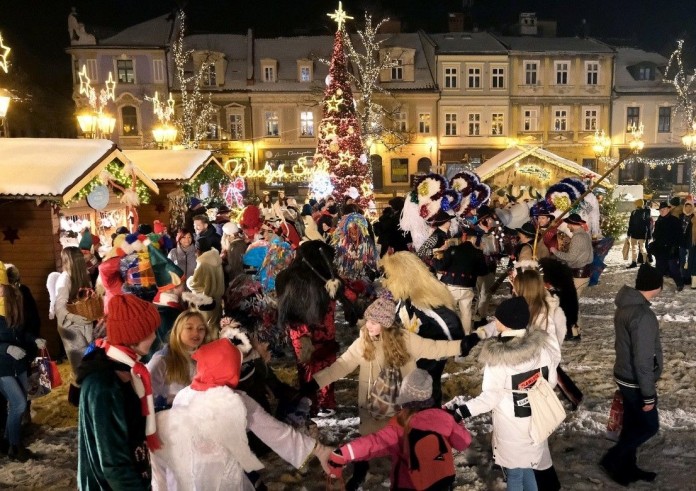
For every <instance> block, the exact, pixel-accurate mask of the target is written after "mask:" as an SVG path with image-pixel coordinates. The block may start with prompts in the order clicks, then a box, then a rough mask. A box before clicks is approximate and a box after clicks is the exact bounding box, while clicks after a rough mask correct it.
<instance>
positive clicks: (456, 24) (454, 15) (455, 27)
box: [447, 12, 464, 32]
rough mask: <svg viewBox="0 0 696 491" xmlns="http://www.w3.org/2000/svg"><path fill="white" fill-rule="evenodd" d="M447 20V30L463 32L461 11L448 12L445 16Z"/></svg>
mask: <svg viewBox="0 0 696 491" xmlns="http://www.w3.org/2000/svg"><path fill="white" fill-rule="evenodd" d="M447 22H448V24H449V32H463V31H464V14H463V13H461V12H450V14H449V15H448V16H447Z"/></svg>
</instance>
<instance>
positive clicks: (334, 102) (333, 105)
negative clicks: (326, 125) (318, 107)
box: [326, 95, 343, 113]
mask: <svg viewBox="0 0 696 491" xmlns="http://www.w3.org/2000/svg"><path fill="white" fill-rule="evenodd" d="M341 104H343V97H336V96H335V95H332V96H331V98H329V99H327V100H326V106H327V110H328V111H329V112H335V113H337V112H338V110H339V109H338V106H340V105H341Z"/></svg>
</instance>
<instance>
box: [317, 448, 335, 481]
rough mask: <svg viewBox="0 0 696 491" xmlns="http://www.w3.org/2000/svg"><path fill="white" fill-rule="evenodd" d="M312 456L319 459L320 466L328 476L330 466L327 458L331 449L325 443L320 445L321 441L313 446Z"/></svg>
mask: <svg viewBox="0 0 696 491" xmlns="http://www.w3.org/2000/svg"><path fill="white" fill-rule="evenodd" d="M312 453H313V454H314V456H315V457H316V458H317V460H319V463H320V464H321V468H322V469H324V472H325V473H326V474H327V475H328V476H330V475H332V474H331V470H332V469H331V466H330V465H329V458H330V456H331V449H330V448H329V447H327V446H326V445H322V444H321V443H317V445H316V446H315V447H314V450H313V451H312Z"/></svg>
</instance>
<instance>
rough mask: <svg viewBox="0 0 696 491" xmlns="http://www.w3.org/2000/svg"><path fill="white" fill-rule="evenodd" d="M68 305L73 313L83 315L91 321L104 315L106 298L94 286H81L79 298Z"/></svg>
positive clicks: (69, 310) (78, 293)
mask: <svg viewBox="0 0 696 491" xmlns="http://www.w3.org/2000/svg"><path fill="white" fill-rule="evenodd" d="M66 307H67V309H68V312H70V313H71V314H75V315H81V316H82V317H84V318H85V319H87V320H89V321H96V320H99V319H101V318H102V317H104V300H102V297H100V296H99V295H98V294H97V292H95V291H94V290H93V289H92V288H80V290H79V291H78V292H77V298H75V300H74V301H72V302H71V303H69V304H67V306H66Z"/></svg>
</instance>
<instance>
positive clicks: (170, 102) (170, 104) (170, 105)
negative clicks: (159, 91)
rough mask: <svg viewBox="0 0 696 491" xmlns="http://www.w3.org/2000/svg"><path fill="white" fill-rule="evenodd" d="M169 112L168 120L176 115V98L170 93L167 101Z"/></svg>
mask: <svg viewBox="0 0 696 491" xmlns="http://www.w3.org/2000/svg"><path fill="white" fill-rule="evenodd" d="M167 108H168V109H167V111H166V112H165V116H166V117H167V120H169V118H171V117H172V115H173V114H174V98H173V97H172V93H171V92H170V93H169V99H167Z"/></svg>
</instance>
